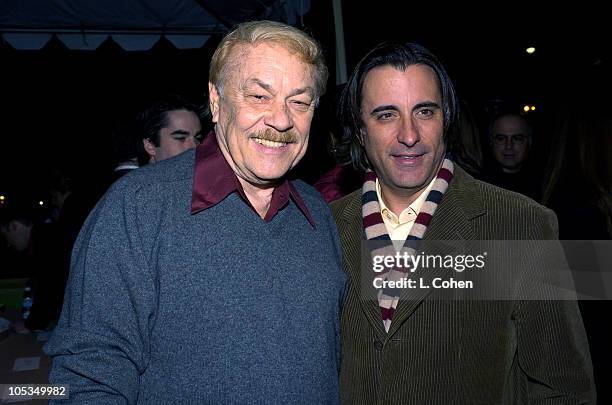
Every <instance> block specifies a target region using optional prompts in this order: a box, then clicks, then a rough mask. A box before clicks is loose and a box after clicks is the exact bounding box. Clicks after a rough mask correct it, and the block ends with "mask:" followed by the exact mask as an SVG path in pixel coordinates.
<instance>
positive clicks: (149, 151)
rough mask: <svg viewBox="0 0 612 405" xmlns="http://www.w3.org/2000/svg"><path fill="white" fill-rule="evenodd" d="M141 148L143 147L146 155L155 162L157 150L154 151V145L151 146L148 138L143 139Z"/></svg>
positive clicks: (151, 143)
mask: <svg viewBox="0 0 612 405" xmlns="http://www.w3.org/2000/svg"><path fill="white" fill-rule="evenodd" d="M142 146H144V150H145V152H147V155H149V158H151V161H153V162H155V155H157V149H155V145H153V142H151V140H150V139H149V138H146V139H143V140H142Z"/></svg>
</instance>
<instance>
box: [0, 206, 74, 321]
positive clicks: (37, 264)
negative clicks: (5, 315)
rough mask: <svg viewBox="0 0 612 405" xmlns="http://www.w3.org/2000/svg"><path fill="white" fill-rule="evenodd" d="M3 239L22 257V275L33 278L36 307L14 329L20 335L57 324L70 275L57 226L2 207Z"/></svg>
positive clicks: (0, 230) (0, 229) (20, 210)
mask: <svg viewBox="0 0 612 405" xmlns="http://www.w3.org/2000/svg"><path fill="white" fill-rule="evenodd" d="M0 236H2V238H3V239H4V240H5V241H6V243H7V244H8V245H9V247H10V248H11V249H13V250H14V251H15V252H17V254H18V263H19V265H20V267H21V269H20V270H21V275H20V276H27V277H29V280H28V286H29V287H30V288H31V289H32V308H31V310H30V312H29V314H28V316H27V317H24V318H23V319H19V320H16V321H14V322H13V323H12V324H11V326H12V327H13V329H14V330H15V331H16V332H18V333H27V332H29V331H32V330H45V329H47V327H49V326H51V325H52V324H53V323H55V322H56V321H57V320H58V318H59V314H60V310H61V307H62V300H63V297H64V286H65V281H66V276H67V275H66V274H65V272H64V266H63V257H62V250H61V246H60V244H59V239H58V235H57V229H56V226H55V224H52V223H49V224H38V223H36V224H35V223H34V221H33V213H32V212H31V211H30V210H27V209H25V208H23V207H17V206H16V205H9V206H2V207H0Z"/></svg>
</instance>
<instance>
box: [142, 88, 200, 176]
mask: <svg viewBox="0 0 612 405" xmlns="http://www.w3.org/2000/svg"><path fill="white" fill-rule="evenodd" d="M177 110H187V111H191V112H193V113H195V114H196V115H197V116H198V119H199V120H200V121H202V117H203V109H202V107H201V106H197V105H196V104H193V103H191V102H190V101H188V100H186V99H184V98H183V97H181V96H179V95H169V96H165V97H163V98H161V99H158V100H156V101H154V102H153V103H151V104H149V106H148V107H146V108H145V109H144V110H142V111H141V112H140V113H138V115H137V116H136V119H135V121H134V123H133V126H132V127H131V129H132V131H134V135H135V138H136V140H137V147H138V163H139V164H140V165H141V166H142V165H145V164H147V163H148V162H149V155H148V154H147V152H146V151H145V149H144V145H143V144H142V141H143V140H144V139H148V140H149V141H151V143H152V144H153V145H155V146H159V132H160V130H161V129H162V128H164V127H166V126H168V113H169V112H170V111H177Z"/></svg>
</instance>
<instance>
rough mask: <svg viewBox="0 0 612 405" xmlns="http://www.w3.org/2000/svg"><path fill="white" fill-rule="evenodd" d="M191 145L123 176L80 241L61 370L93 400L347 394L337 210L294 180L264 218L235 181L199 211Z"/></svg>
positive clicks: (328, 398)
mask: <svg viewBox="0 0 612 405" xmlns="http://www.w3.org/2000/svg"><path fill="white" fill-rule="evenodd" d="M193 165H194V153H193V151H189V152H186V153H184V154H182V155H179V156H177V157H176V158H173V159H169V160H167V161H163V162H160V163H158V164H155V165H152V166H147V167H144V168H142V169H139V170H136V171H134V172H132V173H130V174H128V175H127V176H125V177H124V178H122V179H120V180H119V181H118V182H117V183H115V184H114V186H113V187H111V189H110V190H109V191H108V193H107V194H106V195H105V196H104V197H103V198H102V200H101V201H100V202H99V203H98V205H97V206H96V208H95V209H94V210H93V212H92V213H91V214H90V216H89V218H88V219H87V221H86V223H85V225H84V227H83V229H82V230H81V233H80V235H79V237H78V239H77V242H76V244H75V248H74V251H73V257H72V264H71V273H70V279H69V283H68V287H67V291H66V297H65V304H64V308H63V312H62V316H61V319H60V322H59V325H58V327H57V328H56V330H55V332H54V334H53V336H52V338H51V339H50V341H49V342H48V344H47V345H46V347H45V350H46V352H47V354H49V355H50V356H52V357H53V367H52V371H51V375H50V380H51V382H52V383H54V384H69V385H70V401H60V402H58V403H60V404H62V405H65V404H67V403H72V402H73V403H87V404H94V403H100V404H114V403H118V404H119V403H120V404H124V403H129V404H136V403H138V404H166V403H172V404H178V403H198V404H204V403H210V404H250V403H252V404H263V403H266V404H270V403H279V404H281V403H282V404H287V403H291V404H299V403H304V404H306V403H308V404H314V403H326V404H328V403H329V404H333V403H337V402H338V368H339V336H338V332H339V315H340V304H341V300H342V293H343V290H344V285H345V275H344V274H343V273H342V270H341V253H340V247H339V242H338V236H337V231H336V228H335V225H334V221H333V218H332V216H331V212H330V210H329V208H328V207H327V205H326V204H325V203H324V201H323V200H322V198H321V197H320V196H319V195H318V193H317V192H316V191H315V190H314V189H312V188H311V187H309V186H307V185H305V184H303V183H301V182H296V183H294V185H295V187H296V188H297V190H298V191H299V193H300V195H301V196H302V198H303V199H304V201H305V203H306V205H307V207H308V209H309V210H310V212H311V214H312V216H313V218H314V221H315V223H316V227H314V228H313V227H312V226H311V225H310V224H309V222H308V221H307V219H306V218H305V217H304V215H303V214H302V213H301V212H300V211H299V209H298V207H297V206H296V205H295V204H294V203H293V201H291V202H289V204H288V205H287V206H286V207H284V208H283V209H282V210H281V211H280V212H279V213H278V214H277V215H276V216H275V217H274V218H273V220H272V221H271V222H269V223H265V222H264V221H263V220H262V219H261V218H260V217H259V216H258V215H257V214H256V213H255V212H254V211H253V210H252V209H251V208H250V207H248V206H247V205H246V204H245V202H244V201H242V200H241V199H240V197H239V196H238V195H237V194H236V193H234V194H231V195H230V196H228V197H227V198H226V199H225V200H223V201H222V202H221V203H219V204H217V205H215V206H213V207H211V208H209V209H207V210H204V211H201V212H199V213H197V214H194V215H192V214H191V213H190V207H191V192H192V182H193V180H192V179H193Z"/></svg>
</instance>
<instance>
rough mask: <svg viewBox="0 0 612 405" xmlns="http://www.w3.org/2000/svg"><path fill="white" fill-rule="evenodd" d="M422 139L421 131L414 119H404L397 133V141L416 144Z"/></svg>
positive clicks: (411, 144) (410, 144) (407, 144)
mask: <svg viewBox="0 0 612 405" xmlns="http://www.w3.org/2000/svg"><path fill="white" fill-rule="evenodd" d="M420 140H421V135H420V133H419V128H418V127H417V126H416V123H415V122H414V120H411V119H403V120H402V125H401V126H400V128H399V132H398V134H397V141H398V142H399V143H403V144H404V145H406V146H414V145H415V144H416V143H417V142H419V141H420Z"/></svg>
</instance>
